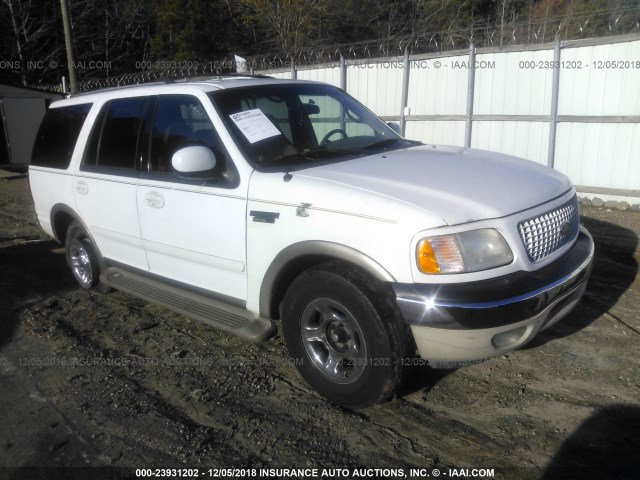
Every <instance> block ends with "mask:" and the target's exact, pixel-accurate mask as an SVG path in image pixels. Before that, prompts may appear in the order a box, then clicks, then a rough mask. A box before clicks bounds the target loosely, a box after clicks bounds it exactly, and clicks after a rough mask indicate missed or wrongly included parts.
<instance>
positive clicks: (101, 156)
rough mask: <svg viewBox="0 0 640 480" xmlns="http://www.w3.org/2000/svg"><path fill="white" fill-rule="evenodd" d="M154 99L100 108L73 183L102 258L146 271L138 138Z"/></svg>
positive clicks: (117, 101)
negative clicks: (139, 199)
mask: <svg viewBox="0 0 640 480" xmlns="http://www.w3.org/2000/svg"><path fill="white" fill-rule="evenodd" d="M153 99H154V97H134V98H123V99H115V100H111V101H109V102H107V103H106V104H105V105H104V106H103V107H102V109H101V110H100V113H99V114H98V117H97V118H96V121H95V123H94V125H93V128H92V131H91V134H90V136H89V139H88V141H87V146H86V148H85V152H84V156H83V159H82V162H81V165H80V169H79V171H78V172H77V174H76V177H75V179H74V196H75V201H76V205H77V207H78V210H79V211H80V214H81V215H82V217H83V220H84V222H85V224H86V226H87V228H88V229H89V230H90V232H91V234H92V235H93V238H94V240H95V242H96V244H97V246H98V248H99V250H100V252H101V254H102V256H103V257H105V258H107V259H110V260H115V261H117V262H120V263H123V264H126V265H129V266H132V267H135V268H138V269H142V270H148V263H147V257H146V254H145V251H144V249H143V247H142V239H141V235H140V227H139V224H138V209H137V204H136V202H137V200H136V188H137V181H138V176H139V171H140V170H139V165H140V159H141V155H142V153H141V152H142V148H143V145H142V143H141V142H139V141H138V139H139V138H140V137H141V135H140V132H141V131H142V130H143V128H144V124H145V115H149V114H150V107H151V106H152V104H153Z"/></svg>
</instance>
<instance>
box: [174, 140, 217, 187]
mask: <svg viewBox="0 0 640 480" xmlns="http://www.w3.org/2000/svg"><path fill="white" fill-rule="evenodd" d="M216 165H217V161H216V156H215V154H214V153H213V152H212V151H211V149H209V148H207V147H202V146H193V147H184V148H181V149H180V150H178V151H177V152H176V153H174V154H173V157H171V166H172V167H173V170H174V171H175V172H176V173H177V174H178V175H179V176H181V177H183V178H186V179H189V180H208V179H212V178H214V177H215V176H216V175H215V173H214V169H215V168H216Z"/></svg>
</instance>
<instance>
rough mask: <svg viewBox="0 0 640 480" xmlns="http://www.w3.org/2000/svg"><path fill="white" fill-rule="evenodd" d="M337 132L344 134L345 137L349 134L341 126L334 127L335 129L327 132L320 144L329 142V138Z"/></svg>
mask: <svg viewBox="0 0 640 480" xmlns="http://www.w3.org/2000/svg"><path fill="white" fill-rule="evenodd" d="M336 133H339V134H340V135H342V136H343V137H344V138H347V137H348V136H349V135H347V132H345V131H344V130H342V129H341V128H334V129H333V130H331V131H330V132H329V133H327V134H326V135H325V136H324V137H322V140H320V145H321V146H324V145H326V144H327V142H328V141H329V139H330V138H331V137H332V136H333V135H335V134H336Z"/></svg>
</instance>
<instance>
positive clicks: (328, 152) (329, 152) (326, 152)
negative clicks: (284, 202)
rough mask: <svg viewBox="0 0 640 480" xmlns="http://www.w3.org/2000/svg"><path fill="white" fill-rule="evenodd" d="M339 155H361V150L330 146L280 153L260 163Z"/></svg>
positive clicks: (268, 163)
mask: <svg viewBox="0 0 640 480" xmlns="http://www.w3.org/2000/svg"><path fill="white" fill-rule="evenodd" d="M340 155H345V156H353V155H362V152H359V151H357V150H339V149H332V148H322V149H313V150H305V151H303V152H298V153H289V154H287V155H280V156H279V157H275V158H272V159H270V160H268V161H266V162H264V163H262V165H263V166H266V165H273V164H274V163H280V162H291V161H296V160H310V161H313V160H318V159H323V158H331V157H337V156H340Z"/></svg>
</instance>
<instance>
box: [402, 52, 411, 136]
mask: <svg viewBox="0 0 640 480" xmlns="http://www.w3.org/2000/svg"><path fill="white" fill-rule="evenodd" d="M410 68H411V61H410V60H409V48H405V49H404V63H403V71H402V100H401V105H400V109H401V110H400V132H401V134H402V136H403V137H404V136H405V132H406V128H407V114H408V112H407V108H408V106H409V69H410Z"/></svg>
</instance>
